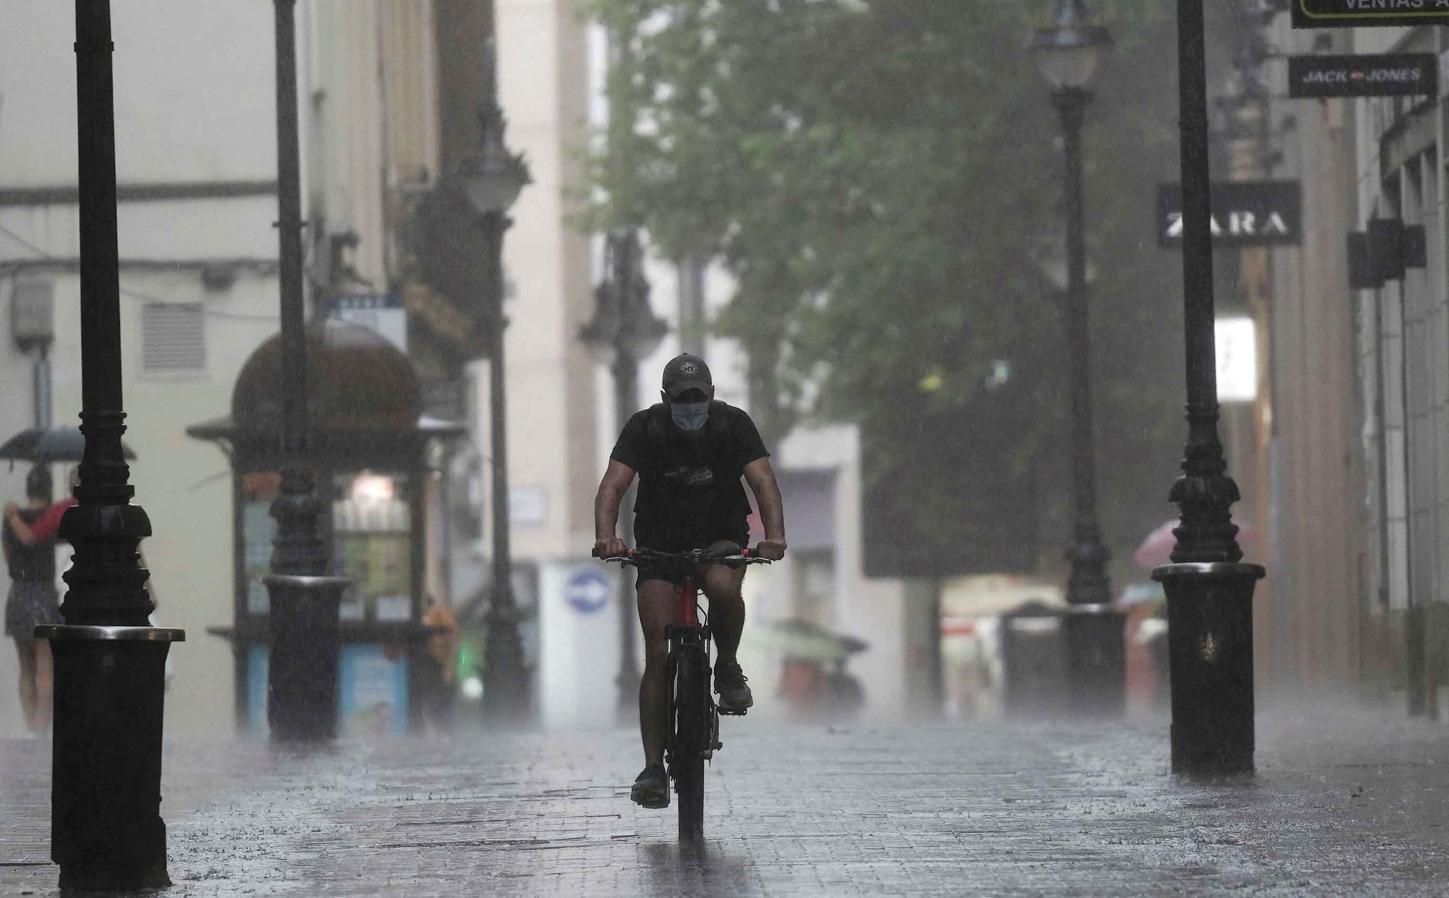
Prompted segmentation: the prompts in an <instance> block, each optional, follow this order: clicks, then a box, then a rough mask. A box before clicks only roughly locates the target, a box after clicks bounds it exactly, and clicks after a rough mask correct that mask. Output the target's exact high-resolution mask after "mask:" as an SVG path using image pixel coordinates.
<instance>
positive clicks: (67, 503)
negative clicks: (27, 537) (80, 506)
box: [30, 496, 76, 542]
mask: <svg viewBox="0 0 1449 898" xmlns="http://www.w3.org/2000/svg"><path fill="white" fill-rule="evenodd" d="M75 504H76V502H75V497H74V496H67V497H66V498H64V499H61V500H60V501H59V502H56V503H55V504H53V505H51V506H50V507H49V508H47V509H46V510H45V511H44V512H42V513H41V515H40V517H38V518H36V519H35V524H34V525H33V526H31V528H30V532H31V534H32V535H33V536H34V537H35V541H36V542H46V541H48V540H54V539H55V538H56V537H58V536H59V535H60V520H61V518H63V517H65V512H66V510H67V509H69V508H70V507H71V506H73V505H75Z"/></svg>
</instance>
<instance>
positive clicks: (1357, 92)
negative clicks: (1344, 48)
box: [1288, 53, 1439, 97]
mask: <svg viewBox="0 0 1449 898" xmlns="http://www.w3.org/2000/svg"><path fill="white" fill-rule="evenodd" d="M1438 92H1439V58H1438V57H1437V56H1435V55H1434V54H1432V53H1394V54H1390V55H1385V56H1292V57H1289V59H1288V96H1290V97H1414V96H1426V97H1433V96H1435V95H1437V94H1438Z"/></svg>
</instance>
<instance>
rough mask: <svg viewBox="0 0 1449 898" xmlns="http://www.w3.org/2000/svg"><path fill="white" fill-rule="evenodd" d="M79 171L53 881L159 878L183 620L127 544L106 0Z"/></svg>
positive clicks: (139, 882)
mask: <svg viewBox="0 0 1449 898" xmlns="http://www.w3.org/2000/svg"><path fill="white" fill-rule="evenodd" d="M75 32H76V39H75V54H76V88H77V113H78V115H77V126H78V135H77V136H78V157H79V159H78V161H79V166H78V168H79V177H80V282H81V283H80V286H81V301H80V320H81V413H80V418H81V432H82V433H84V434H85V441H86V443H85V454H84V456H83V457H82V459H81V464H80V484H79V485H78V486H77V487H76V488H75V497H76V501H77V503H78V504H77V505H76V506H75V507H74V508H71V509H69V510H68V511H67V512H66V513H65V517H64V518H63V519H62V521H61V525H60V535H61V537H62V538H63V539H65V540H67V541H69V542H70V544H71V545H72V546H73V547H74V548H75V558H74V562H73V564H72V566H71V568H70V570H69V571H67V572H66V574H65V582H66V585H67V586H68V587H69V588H68V589H67V591H66V594H65V601H64V602H63V603H62V604H61V607H60V610H61V614H62V616H63V617H64V619H65V623H64V624H62V625H55V626H42V627H37V628H36V632H35V636H36V638H38V639H48V640H50V646H51V651H52V653H53V655H54V659H55V717H54V720H55V742H54V745H53V747H52V761H51V764H52V767H51V770H52V774H51V848H50V857H51V860H53V861H55V863H56V864H58V865H59V866H60V888H61V889H62V891H67V892H68V891H69V890H71V889H87V890H107V891H109V890H127V891H129V890H132V889H150V888H159V887H161V886H168V885H170V884H171V880H170V879H169V878H168V876H167V874H166V824H165V823H164V822H163V821H162V820H161V728H162V706H163V703H164V701H163V700H164V696H165V666H166V653H167V650H168V648H169V647H170V644H171V643H172V642H176V641H179V640H181V639H184V638H185V633H184V632H183V631H181V630H174V629H163V628H158V627H151V626H147V620H146V618H147V616H148V615H149V614H150V613H151V611H152V609H153V605H152V603H151V598H150V596H149V595H147V593H146V578H147V577H148V576H149V573H148V572H147V571H146V569H145V568H143V567H141V565H140V563H139V562H140V556H139V554H138V552H137V548H138V546H139V545H140V542H141V540H142V539H144V538H145V537H147V536H150V535H151V522H150V520H149V519H148V518H147V516H146V512H145V511H144V510H142V509H141V507H140V506H137V505H132V504H131V497H132V496H133V495H135V489H134V488H133V487H132V486H131V485H130V483H129V482H128V480H129V478H130V468H129V467H127V465H126V460H125V457H124V454H123V453H124V450H123V449H122V447H121V435H122V434H123V433H125V430H126V426H125V420H126V413H125V411H124V410H123V403H122V391H121V308H120V263H119V261H118V259H119V257H118V249H117V238H118V229H117V222H116V128H115V102H114V97H115V91H114V82H113V79H112V65H111V58H112V53H113V45H112V42H111V8H110V3H109V2H108V0H76V4H75Z"/></svg>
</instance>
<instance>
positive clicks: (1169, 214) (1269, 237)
mask: <svg viewBox="0 0 1449 898" xmlns="http://www.w3.org/2000/svg"><path fill="white" fill-rule="evenodd" d="M1211 203H1212V220H1211V227H1212V234H1213V245H1214V246H1218V247H1233V246H1238V247H1241V246H1297V245H1299V243H1301V242H1302V233H1303V229H1302V225H1303V189H1302V186H1301V185H1300V184H1299V182H1297V181H1227V182H1224V183H1221V184H1214V185H1213V187H1212V199H1211ZM1182 230H1183V223H1182V186H1181V185H1180V184H1163V185H1161V186H1159V187H1158V188H1157V245H1158V246H1161V247H1176V246H1181V245H1182Z"/></svg>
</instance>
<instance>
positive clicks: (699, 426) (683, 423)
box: [669, 401, 709, 433]
mask: <svg viewBox="0 0 1449 898" xmlns="http://www.w3.org/2000/svg"><path fill="white" fill-rule="evenodd" d="M669 414H670V416H671V417H673V418H674V423H675V424H677V425H679V429H680V430H685V431H689V432H690V433H694V432H696V431H699V430H703V429H704V422H705V421H707V420H709V402H708V401H706V402H671V403H670V404H669Z"/></svg>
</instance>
